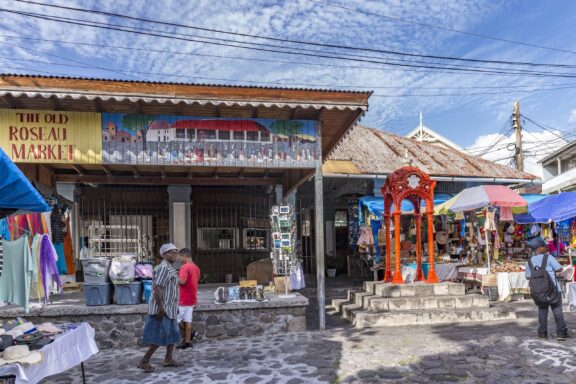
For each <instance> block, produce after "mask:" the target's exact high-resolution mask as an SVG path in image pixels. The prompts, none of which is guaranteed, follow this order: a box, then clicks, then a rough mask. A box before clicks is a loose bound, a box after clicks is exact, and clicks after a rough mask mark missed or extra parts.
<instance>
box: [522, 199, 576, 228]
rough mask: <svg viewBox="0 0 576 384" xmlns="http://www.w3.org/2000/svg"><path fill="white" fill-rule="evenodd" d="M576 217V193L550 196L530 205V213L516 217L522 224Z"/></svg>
mask: <svg viewBox="0 0 576 384" xmlns="http://www.w3.org/2000/svg"><path fill="white" fill-rule="evenodd" d="M572 217H576V192H563V193H559V194H556V195H550V196H548V197H545V198H544V199H541V200H538V201H536V202H534V203H531V204H529V205H528V213H524V214H521V215H516V216H515V217H514V219H515V220H516V221H517V222H518V223H520V224H528V223H549V222H551V221H554V222H559V221H564V220H567V219H571V218H572Z"/></svg>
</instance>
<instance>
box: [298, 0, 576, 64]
mask: <svg viewBox="0 0 576 384" xmlns="http://www.w3.org/2000/svg"><path fill="white" fill-rule="evenodd" d="M308 1H310V2H312V3H317V4H322V5H325V6H329V7H334V8H340V9H344V10H347V11H353V12H358V13H363V14H366V15H372V16H378V17H381V18H384V19H388V20H393V21H401V22H404V23H409V24H414V25H419V26H423V27H429V28H434V29H439V30H442V31H447V32H454V33H460V34H463V35H468V36H472V37H477V38H480V39H489V40H495V41H500V42H504V43H510V44H517V45H523V46H526V47H532V48H540V49H546V50H550V51H556V52H563V53H572V54H576V52H575V51H570V50H567V49H561V48H554V47H547V46H543V45H537V44H531V43H526V42H522V41H517V40H510V39H504V38H501V37H495V36H489V35H484V34H480V33H474V32H467V31H462V30H459V29H455V28H449V27H443V26H439V25H434V24H430V23H423V22H419V21H414V20H409V19H404V18H401V17H392V16H388V15H384V14H381V13H376V12H370V11H365V10H362V9H360V8H354V7H346V6H343V5H338V4H333V3H328V2H325V1H319V0H308Z"/></svg>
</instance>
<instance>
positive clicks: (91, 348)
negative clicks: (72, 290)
mask: <svg viewBox="0 0 576 384" xmlns="http://www.w3.org/2000/svg"><path fill="white" fill-rule="evenodd" d="M39 351H40V352H42V355H43V356H42V361H41V362H40V363H38V364H33V365H21V364H10V365H4V366H2V367H0V376H9V375H13V376H16V384H20V383H22V384H24V383H30V384H34V383H37V382H39V381H40V380H42V379H44V378H46V377H48V376H52V375H56V374H58V373H61V372H64V371H67V370H69V369H71V368H73V367H75V366H77V365H79V364H82V363H83V362H84V361H86V360H88V359H89V358H90V357H91V356H93V355H95V354H97V353H98V346H97V345H96V341H95V340H94V329H93V328H92V327H91V326H90V324H88V323H81V324H80V325H79V326H78V327H77V328H76V329H73V330H70V331H68V332H66V333H65V334H63V335H61V336H58V337H56V339H55V340H54V341H53V342H52V343H50V344H48V345H46V346H44V347H43V348H42V349H40V350H39Z"/></svg>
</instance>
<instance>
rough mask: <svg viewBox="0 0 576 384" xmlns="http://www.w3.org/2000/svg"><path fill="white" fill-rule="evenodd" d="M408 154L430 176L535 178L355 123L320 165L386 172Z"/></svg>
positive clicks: (347, 170) (328, 168)
mask: <svg viewBox="0 0 576 384" xmlns="http://www.w3.org/2000/svg"><path fill="white" fill-rule="evenodd" d="M406 154H408V157H409V159H410V160H412V165H413V166H415V167H418V168H420V169H421V170H422V171H424V172H426V173H428V174H429V175H430V176H447V177H474V178H500V179H524V180H527V181H530V180H534V179H537V177H536V176H534V175H532V174H529V173H526V172H520V171H517V170H515V169H512V168H510V167H507V166H504V165H501V164H497V163H494V162H492V161H489V160H485V159H482V158H480V157H475V156H471V155H468V154H466V153H464V152H461V151H457V150H454V149H450V148H443V147H439V146H435V145H432V144H430V143H426V142H420V141H416V140H412V139H407V138H405V137H401V136H397V135H394V134H392V133H387V132H382V131H379V130H377V129H374V128H368V127H365V126H362V125H355V126H354V127H353V128H351V129H350V130H349V132H348V134H347V135H346V136H345V137H344V138H342V140H341V141H340V142H339V143H338V145H337V146H336V147H335V148H334V149H333V150H332V152H330V154H329V155H328V157H327V160H326V161H325V163H324V165H323V170H324V172H325V173H326V176H328V175H329V174H349V173H351V172H350V169H356V170H358V173H360V174H363V175H388V174H390V173H392V172H394V171H395V170H396V169H398V168H400V167H403V166H404V165H406V164H405V159H406V158H405V156H406Z"/></svg>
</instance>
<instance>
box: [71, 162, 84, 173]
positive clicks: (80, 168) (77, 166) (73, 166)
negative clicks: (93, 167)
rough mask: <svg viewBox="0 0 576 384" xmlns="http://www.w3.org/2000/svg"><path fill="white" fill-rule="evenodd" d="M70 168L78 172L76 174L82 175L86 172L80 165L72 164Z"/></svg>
mask: <svg viewBox="0 0 576 384" xmlns="http://www.w3.org/2000/svg"><path fill="white" fill-rule="evenodd" d="M72 168H74V170H75V171H76V172H77V173H78V176H84V175H85V174H86V171H84V169H83V168H82V167H81V166H80V165H77V164H72Z"/></svg>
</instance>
